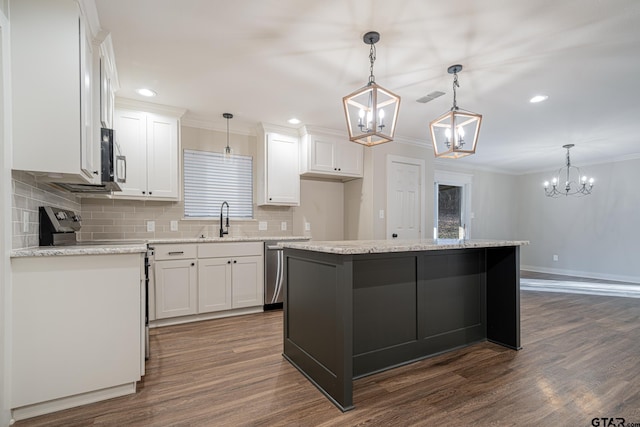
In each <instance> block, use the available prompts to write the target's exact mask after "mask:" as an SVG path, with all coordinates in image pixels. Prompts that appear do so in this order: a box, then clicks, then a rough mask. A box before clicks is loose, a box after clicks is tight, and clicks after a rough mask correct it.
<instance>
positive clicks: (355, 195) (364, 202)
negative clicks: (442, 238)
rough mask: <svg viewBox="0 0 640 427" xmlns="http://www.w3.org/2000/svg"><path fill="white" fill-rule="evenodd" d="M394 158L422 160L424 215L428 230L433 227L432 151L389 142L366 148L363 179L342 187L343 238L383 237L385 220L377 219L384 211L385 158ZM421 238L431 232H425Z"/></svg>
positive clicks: (424, 147) (365, 238) (420, 146)
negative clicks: (343, 196)
mask: <svg viewBox="0 0 640 427" xmlns="http://www.w3.org/2000/svg"><path fill="white" fill-rule="evenodd" d="M389 155H396V156H403V157H412V158H416V159H424V160H425V165H426V168H425V171H424V172H425V176H426V183H427V184H426V187H427V188H425V191H424V194H425V202H426V203H425V206H426V208H425V211H426V212H425V213H424V215H425V216H426V224H427V229H428V230H431V225H430V224H433V149H432V148H431V146H429V145H426V144H425V145H419V144H416V143H407V142H400V141H394V142H388V143H386V144H381V145H377V146H374V147H368V148H367V147H365V156H364V178H363V179H362V180H355V181H349V182H347V183H346V184H345V202H344V205H345V238H346V239H362V240H369V239H381V240H384V239H385V238H386V229H387V220H386V216H387V215H385V219H380V218H379V216H378V212H380V211H381V210H384V211H385V213H386V209H387V156H389ZM423 236H424V237H427V238H428V237H430V236H431V232H430V231H427V230H425V231H424V232H423Z"/></svg>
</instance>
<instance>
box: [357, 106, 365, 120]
mask: <svg viewBox="0 0 640 427" xmlns="http://www.w3.org/2000/svg"><path fill="white" fill-rule="evenodd" d="M358 117H360V118H361V119H364V110H363V109H362V108H361V109H360V111H359V112H358Z"/></svg>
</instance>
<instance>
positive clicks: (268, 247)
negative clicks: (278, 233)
mask: <svg viewBox="0 0 640 427" xmlns="http://www.w3.org/2000/svg"><path fill="white" fill-rule="evenodd" d="M267 249H268V250H270V251H281V250H282V247H280V246H278V245H267Z"/></svg>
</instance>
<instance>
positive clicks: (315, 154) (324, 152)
mask: <svg viewBox="0 0 640 427" xmlns="http://www.w3.org/2000/svg"><path fill="white" fill-rule="evenodd" d="M309 144H310V145H309V147H308V149H309V156H310V158H309V161H310V163H311V164H310V169H311V170H312V171H314V172H329V173H332V172H334V171H335V170H336V166H335V163H336V162H335V150H334V147H335V143H334V142H333V141H332V140H330V139H324V138H318V137H311V139H310V141H309Z"/></svg>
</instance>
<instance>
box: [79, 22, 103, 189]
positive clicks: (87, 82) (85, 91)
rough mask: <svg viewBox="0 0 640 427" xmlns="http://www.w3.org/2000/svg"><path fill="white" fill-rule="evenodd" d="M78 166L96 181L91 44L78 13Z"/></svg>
mask: <svg viewBox="0 0 640 427" xmlns="http://www.w3.org/2000/svg"><path fill="white" fill-rule="evenodd" d="M80 76H81V80H80V123H81V126H82V131H81V132H82V134H81V135H80V167H81V169H82V172H83V173H84V174H85V175H86V176H87V177H88V178H89V181H90V182H96V183H97V182H98V181H99V179H100V171H99V167H98V165H97V164H95V162H94V160H95V159H96V157H95V154H96V151H97V150H98V149H99V148H98V144H99V143H100V141H99V140H98V139H96V138H94V127H93V123H94V122H93V102H94V98H93V96H92V91H93V86H94V84H95V83H94V81H93V46H92V43H91V39H90V37H89V34H88V33H87V31H86V28H85V22H84V17H83V16H82V15H80Z"/></svg>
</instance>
